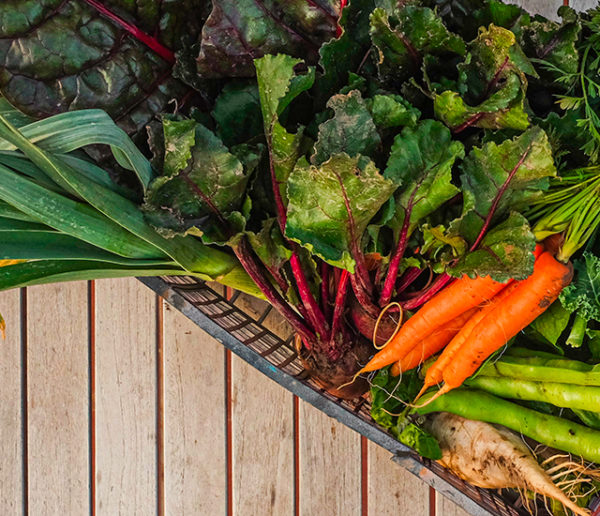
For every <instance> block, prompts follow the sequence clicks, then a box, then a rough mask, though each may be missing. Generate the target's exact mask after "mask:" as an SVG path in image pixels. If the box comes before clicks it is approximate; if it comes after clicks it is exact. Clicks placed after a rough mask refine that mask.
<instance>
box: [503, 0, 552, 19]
mask: <svg viewBox="0 0 600 516" xmlns="http://www.w3.org/2000/svg"><path fill="white" fill-rule="evenodd" d="M508 3H511V4H513V3H514V4H517V5H520V6H521V7H523V9H526V10H527V11H529V12H530V13H534V14H541V15H542V16H545V17H546V18H549V19H551V20H559V19H560V18H559V17H558V15H557V14H556V11H557V10H558V8H559V7H560V6H561V5H563V2H562V0H510V2H508Z"/></svg>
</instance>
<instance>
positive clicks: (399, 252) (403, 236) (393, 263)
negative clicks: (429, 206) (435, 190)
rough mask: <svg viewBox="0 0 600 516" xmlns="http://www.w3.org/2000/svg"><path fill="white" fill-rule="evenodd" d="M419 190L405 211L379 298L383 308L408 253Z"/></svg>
mask: <svg viewBox="0 0 600 516" xmlns="http://www.w3.org/2000/svg"><path fill="white" fill-rule="evenodd" d="M418 189H419V187H418V186H417V187H416V188H415V189H414V190H413V191H412V194H411V195H410V199H409V200H408V206H407V208H406V209H405V210H404V222H403V223H402V229H401V230H400V236H399V237H398V244H397V245H396V249H395V250H394V254H393V256H392V259H391V260H390V265H389V267H388V272H387V276H386V277H385V282H384V284H383V290H382V291H381V296H380V297H379V306H380V307H382V308H383V307H384V306H387V305H388V304H389V302H390V301H391V299H392V294H393V293H394V285H395V284H396V279H398V269H399V268H400V262H401V261H402V258H404V251H406V244H407V243H408V229H409V228H410V215H411V213H412V208H413V203H414V200H415V195H416V193H417V190H418Z"/></svg>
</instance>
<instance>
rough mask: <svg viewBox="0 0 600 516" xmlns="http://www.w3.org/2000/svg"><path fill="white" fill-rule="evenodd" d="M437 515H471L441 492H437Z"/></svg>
mask: <svg viewBox="0 0 600 516" xmlns="http://www.w3.org/2000/svg"><path fill="white" fill-rule="evenodd" d="M435 514H436V516H469V513H468V512H467V511H465V510H464V509H462V508H461V507H460V506H458V505H456V504H455V503H454V502H453V501H451V500H449V499H448V498H446V497H445V496H442V495H441V494H440V493H435Z"/></svg>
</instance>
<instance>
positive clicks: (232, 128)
mask: <svg viewBox="0 0 600 516" xmlns="http://www.w3.org/2000/svg"><path fill="white" fill-rule="evenodd" d="M212 116H213V118H214V119H215V121H216V122H217V125H218V127H219V136H220V137H221V139H222V140H223V143H224V144H225V145H228V146H231V145H237V144H240V143H246V142H247V141H248V140H250V139H252V138H255V137H256V136H258V135H261V136H262V134H263V124H262V120H261V111H260V98H259V96H258V88H257V86H256V83H254V82H230V83H228V84H226V85H225V87H224V88H223V91H221V94H220V95H219V96H218V97H217V100H216V101H215V105H214V108H213V111H212Z"/></svg>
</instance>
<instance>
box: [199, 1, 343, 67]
mask: <svg viewBox="0 0 600 516" xmlns="http://www.w3.org/2000/svg"><path fill="white" fill-rule="evenodd" d="M339 15H340V2H338V1H333V0H315V1H311V2H307V1H306V0H292V1H288V2H285V3H281V2H277V1H274V0H266V1H264V2H255V1H254V0H241V1H240V0H221V1H220V2H213V10H212V12H211V14H210V16H209V17H208V20H206V23H205V25H204V28H203V29H202V41H201V46H200V54H199V56H198V59H197V66H198V73H199V74H200V75H201V76H203V77H251V76H253V75H254V66H253V64H252V62H253V60H254V59H256V58H258V57H261V56H263V55H265V54H275V53H277V52H286V53H287V54H290V55H292V56H297V57H302V58H303V59H306V61H308V62H309V63H313V64H314V63H316V62H317V60H318V51H319V47H320V46H321V45H322V44H323V43H325V42H326V41H328V40H330V39H331V38H333V37H334V36H335V35H336V30H337V20H338V18H339Z"/></svg>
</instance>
